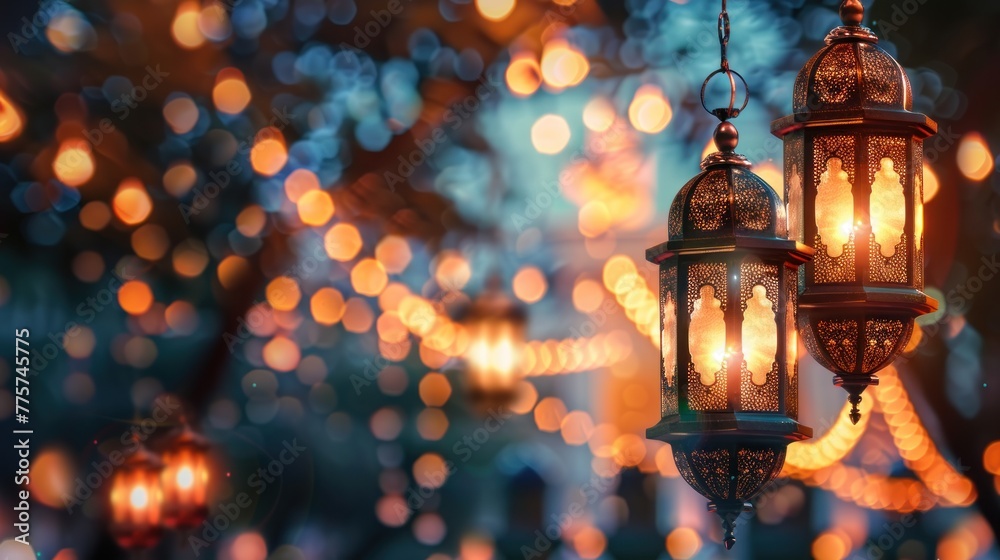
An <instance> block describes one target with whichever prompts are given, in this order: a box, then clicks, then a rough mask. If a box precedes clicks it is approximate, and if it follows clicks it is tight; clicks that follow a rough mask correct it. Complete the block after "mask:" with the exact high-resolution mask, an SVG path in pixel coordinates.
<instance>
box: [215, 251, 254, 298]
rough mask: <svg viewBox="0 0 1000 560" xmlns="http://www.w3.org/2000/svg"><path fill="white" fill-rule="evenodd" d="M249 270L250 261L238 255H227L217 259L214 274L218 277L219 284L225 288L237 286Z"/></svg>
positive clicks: (229, 288)
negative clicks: (217, 264) (217, 263)
mask: <svg viewBox="0 0 1000 560" xmlns="http://www.w3.org/2000/svg"><path fill="white" fill-rule="evenodd" d="M250 272H251V268H250V262H249V261H247V260H246V259H245V258H243V257H241V256H239V255H229V256H227V257H226V258H224V259H222V260H221V261H219V266H218V267H217V268H216V271H215V274H216V276H218V277H219V284H221V285H222V287H223V288H226V289H227V290H232V289H235V288H236V287H238V286H239V285H240V284H241V283H242V282H243V280H244V279H246V278H247V277H248V276H249V275H250Z"/></svg>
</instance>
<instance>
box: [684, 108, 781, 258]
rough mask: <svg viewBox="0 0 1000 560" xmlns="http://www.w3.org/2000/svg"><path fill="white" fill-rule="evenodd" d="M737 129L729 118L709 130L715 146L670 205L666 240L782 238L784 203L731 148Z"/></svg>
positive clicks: (736, 139)
mask: <svg viewBox="0 0 1000 560" xmlns="http://www.w3.org/2000/svg"><path fill="white" fill-rule="evenodd" d="M738 142H739V133H738V132H737V130H736V127H735V126H733V125H732V123H730V122H728V121H727V122H723V123H721V124H720V125H719V126H718V128H716V131H715V145H716V146H717V147H718V148H719V151H718V152H715V153H713V154H711V155H709V156H708V157H707V158H705V161H703V162H702V163H701V167H702V172H701V173H699V174H698V175H696V176H695V177H694V178H693V179H691V180H690V181H688V182H687V184H685V185H684V186H683V187H681V190H680V192H678V193H677V196H676V197H674V201H673V203H672V204H671V205H670V216H669V220H668V222H667V229H668V232H669V234H670V241H677V240H682V239H706V238H720V237H721V238H736V237H763V238H772V239H773V238H785V237H786V234H787V227H786V222H785V207H784V204H782V202H781V198H779V197H778V193H776V192H775V191H774V189H773V188H771V186H770V185H768V184H767V182H766V181H764V179H761V178H760V177H759V176H758V175H757V174H755V173H754V172H753V171H751V170H750V162H749V161H747V159H746V158H745V157H743V156H742V155H739V154H737V153H735V149H736V146H737V144H738Z"/></svg>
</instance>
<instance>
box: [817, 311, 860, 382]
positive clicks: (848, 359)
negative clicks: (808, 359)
mask: <svg viewBox="0 0 1000 560" xmlns="http://www.w3.org/2000/svg"><path fill="white" fill-rule="evenodd" d="M858 335H859V333H858V322H857V321H855V320H851V319H844V320H837V321H817V322H816V341H817V343H818V344H819V345H820V346H822V347H823V349H824V350H825V352H826V355H827V356H829V357H830V360H831V361H832V362H833V365H835V366H836V368H837V369H839V370H840V371H841V372H844V373H853V372H854V371H855V370H856V364H857V360H858V346H857V344H858V343H857V341H858Z"/></svg>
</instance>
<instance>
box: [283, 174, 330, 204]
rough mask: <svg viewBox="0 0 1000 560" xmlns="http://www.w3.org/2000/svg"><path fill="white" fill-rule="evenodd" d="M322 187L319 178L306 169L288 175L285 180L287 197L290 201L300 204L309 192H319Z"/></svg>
mask: <svg viewBox="0 0 1000 560" xmlns="http://www.w3.org/2000/svg"><path fill="white" fill-rule="evenodd" d="M321 188H322V187H321V186H320V184H319V178H318V177H316V174H315V173H313V172H312V171H309V170H308V169H305V168H301V167H300V168H299V169H296V170H295V171H292V172H291V173H289V174H288V177H287V178H286V179H285V195H286V196H287V197H288V200H291V201H292V202H295V203H298V201H299V199H300V198H302V195H304V194H306V193H307V192H309V191H313V190H319V189H321Z"/></svg>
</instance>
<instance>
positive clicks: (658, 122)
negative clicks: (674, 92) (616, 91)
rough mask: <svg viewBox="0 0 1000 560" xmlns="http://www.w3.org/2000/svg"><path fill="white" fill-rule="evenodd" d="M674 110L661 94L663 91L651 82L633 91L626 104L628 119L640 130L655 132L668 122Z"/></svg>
mask: <svg viewBox="0 0 1000 560" xmlns="http://www.w3.org/2000/svg"><path fill="white" fill-rule="evenodd" d="M673 118H674V111H673V109H671V108H670V103H669V102H668V101H667V99H666V97H664V96H663V91H662V90H660V88H659V87H657V86H655V85H652V84H645V85H643V86H641V87H640V88H639V89H638V90H636V92H635V96H634V97H633V98H632V103H630V104H629V106H628V120H629V122H631V123H632V126H633V127H635V129H636V130H638V131H640V132H645V133H647V134H656V133H657V132H660V131H661V130H663V129H664V128H666V127H667V125H668V124H670V121H671V120H672V119H673Z"/></svg>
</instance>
